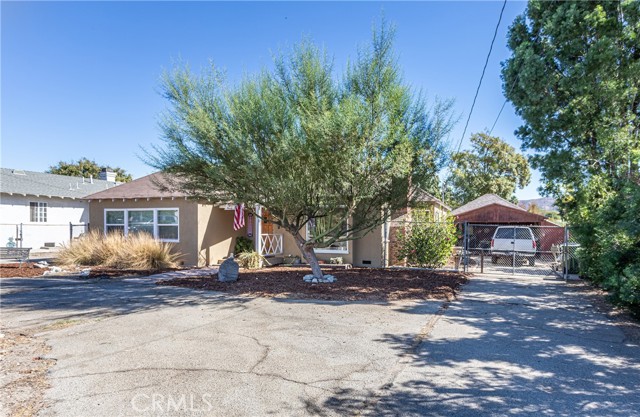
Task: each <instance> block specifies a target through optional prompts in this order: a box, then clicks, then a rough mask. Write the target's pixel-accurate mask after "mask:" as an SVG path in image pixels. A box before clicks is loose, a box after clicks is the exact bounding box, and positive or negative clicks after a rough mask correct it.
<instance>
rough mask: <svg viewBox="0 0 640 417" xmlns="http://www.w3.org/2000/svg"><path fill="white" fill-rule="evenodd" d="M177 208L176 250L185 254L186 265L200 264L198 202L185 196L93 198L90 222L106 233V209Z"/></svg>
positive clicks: (182, 260) (90, 207)
mask: <svg viewBox="0 0 640 417" xmlns="http://www.w3.org/2000/svg"><path fill="white" fill-rule="evenodd" d="M155 208H177V209H178V210H179V222H180V223H179V225H180V228H179V233H180V239H179V242H177V243H173V245H174V250H175V251H176V252H180V253H182V254H183V257H182V258H180V261H181V262H183V263H184V265H188V266H192V265H197V264H198V204H197V203H195V202H192V201H187V200H185V199H184V198H176V199H175V200H171V199H170V198H166V199H163V200H160V199H159V198H152V199H149V201H147V199H138V201H135V200H125V201H122V200H121V199H120V200H114V201H112V200H110V199H109V200H101V201H100V200H92V201H91V202H90V203H89V222H90V224H91V229H92V230H100V231H101V232H103V233H104V210H105V209H155Z"/></svg>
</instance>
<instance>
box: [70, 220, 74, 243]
mask: <svg viewBox="0 0 640 417" xmlns="http://www.w3.org/2000/svg"><path fill="white" fill-rule="evenodd" d="M72 241H73V223H71V222H69V245H71V242H72Z"/></svg>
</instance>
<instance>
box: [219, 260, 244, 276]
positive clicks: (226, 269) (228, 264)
mask: <svg viewBox="0 0 640 417" xmlns="http://www.w3.org/2000/svg"><path fill="white" fill-rule="evenodd" d="M239 270H240V266H239V265H238V263H237V262H236V261H235V260H234V259H233V258H232V257H231V258H227V259H226V260H225V261H224V262H222V263H221V264H220V268H219V269H218V281H220V282H235V281H237V280H238V271H239Z"/></svg>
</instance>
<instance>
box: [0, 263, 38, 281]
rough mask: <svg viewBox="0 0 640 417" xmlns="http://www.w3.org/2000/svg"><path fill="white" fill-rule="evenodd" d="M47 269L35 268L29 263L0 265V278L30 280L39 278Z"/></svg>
mask: <svg viewBox="0 0 640 417" xmlns="http://www.w3.org/2000/svg"><path fill="white" fill-rule="evenodd" d="M44 271H48V269H41V268H36V267H35V266H33V264H31V263H29V262H23V263H22V266H20V264H19V263H15V264H0V278H31V277H39V276H42V274H44Z"/></svg>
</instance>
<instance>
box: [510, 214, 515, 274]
mask: <svg viewBox="0 0 640 417" xmlns="http://www.w3.org/2000/svg"><path fill="white" fill-rule="evenodd" d="M511 244H512V245H513V247H512V248H511V249H512V252H511V254H512V258H511V275H515V274H516V227H515V225H514V226H513V242H511Z"/></svg>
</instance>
